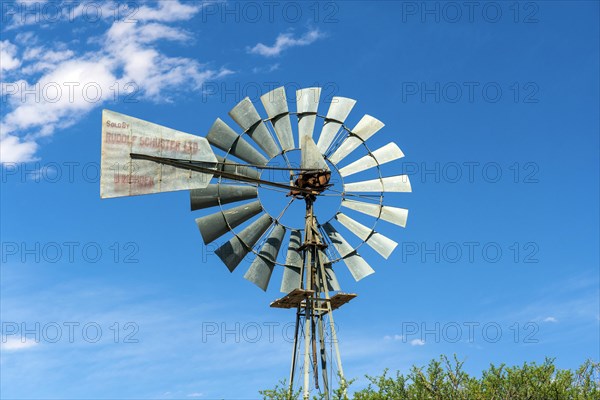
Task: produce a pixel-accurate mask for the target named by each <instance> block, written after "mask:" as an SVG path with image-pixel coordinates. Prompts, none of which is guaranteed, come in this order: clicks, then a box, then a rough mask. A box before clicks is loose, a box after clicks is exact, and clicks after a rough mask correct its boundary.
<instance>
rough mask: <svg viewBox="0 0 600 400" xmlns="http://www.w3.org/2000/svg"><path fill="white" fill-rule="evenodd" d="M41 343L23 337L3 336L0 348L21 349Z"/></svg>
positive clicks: (8, 349)
mask: <svg viewBox="0 0 600 400" xmlns="http://www.w3.org/2000/svg"><path fill="white" fill-rule="evenodd" d="M38 344H39V343H38V342H36V341H35V340H32V339H28V338H21V337H6V336H4V337H2V343H0V348H2V350H5V351H19V350H25V349H29V348H31V347H35V346H37V345H38Z"/></svg>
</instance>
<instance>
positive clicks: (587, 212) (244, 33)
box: [0, 1, 600, 399]
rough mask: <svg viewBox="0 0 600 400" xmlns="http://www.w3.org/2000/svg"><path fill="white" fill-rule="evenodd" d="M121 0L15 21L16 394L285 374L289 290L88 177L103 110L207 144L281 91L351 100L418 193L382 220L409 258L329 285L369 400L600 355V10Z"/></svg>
mask: <svg viewBox="0 0 600 400" xmlns="http://www.w3.org/2000/svg"><path fill="white" fill-rule="evenodd" d="M131 4H132V8H131V9H129V10H127V9H125V8H123V6H119V7H118V8H117V6H116V5H115V4H113V3H106V4H100V3H91V2H81V5H80V6H78V7H74V6H73V5H72V3H60V2H45V3H44V2H33V3H30V4H28V5H23V4H21V3H14V2H2V10H1V11H2V29H1V31H0V32H1V40H0V43H1V48H0V56H1V57H0V69H1V73H2V78H1V81H2V103H1V104H2V115H1V120H0V144H1V161H2V190H1V194H0V196H1V215H2V223H1V234H2V239H1V242H2V268H1V296H0V300H1V305H0V311H1V314H2V315H1V320H2V346H1V357H0V366H1V375H0V378H1V382H0V391H1V392H2V396H3V398H12V399H26V398H47V399H65V398H102V399H113V398H136V399H142V398H143V399H150V398H165V399H169V398H180V399H186V398H232V399H233V398H256V397H257V391H258V390H260V389H264V388H269V387H272V386H273V385H274V384H275V383H276V381H277V380H279V379H282V378H285V377H287V374H288V368H289V365H288V364H289V355H290V351H291V345H290V343H289V342H288V341H287V340H286V338H287V337H288V336H289V334H288V333H287V332H288V331H287V329H288V327H289V325H288V324H289V323H290V322H292V321H293V315H292V313H290V312H285V311H282V310H276V309H270V308H269V307H268V304H269V303H270V301H272V300H274V299H275V298H277V297H280V294H279V292H278V283H279V277H280V275H281V272H280V271H276V272H275V273H274V278H273V282H276V284H272V285H271V287H270V288H269V290H268V291H267V292H266V293H264V292H262V291H261V290H260V289H257V288H256V287H255V286H254V285H252V284H250V283H249V282H247V281H246V280H244V279H243V273H244V270H245V268H238V270H236V271H235V273H233V274H230V273H229V272H228V270H227V269H226V268H225V267H224V266H223V265H222V264H221V262H220V260H219V259H218V258H217V257H216V256H214V255H213V254H211V253H212V252H213V251H214V249H215V247H214V246H213V247H211V246H209V247H205V246H204V245H203V244H202V240H201V237H200V235H199V233H198V230H197V227H196V225H195V223H194V219H195V218H197V217H199V216H201V215H205V214H207V212H203V211H199V212H193V213H190V211H189V199H188V194H187V192H173V193H165V194H161V195H152V196H145V197H137V198H124V199H113V200H101V199H100V198H99V179H98V166H99V161H100V143H101V142H100V130H101V110H102V109H103V108H109V109H111V110H114V111H117V112H120V113H124V114H128V115H132V116H135V117H138V118H142V119H146V120H150V121H152V122H155V123H159V124H162V125H165V126H169V127H171V128H174V129H177V130H180V131H184V132H188V133H193V134H198V135H202V136H204V135H205V134H206V133H207V132H208V129H209V128H210V126H211V124H212V122H213V121H214V119H215V118H217V117H222V118H223V117H225V116H226V114H227V112H228V110H229V109H230V108H232V107H233V106H234V105H235V104H236V103H237V102H238V101H239V100H241V99H242V98H243V97H245V96H250V97H251V99H252V100H253V101H255V102H256V101H259V100H258V97H259V95H260V94H262V93H264V92H267V91H269V90H270V89H272V88H275V87H277V86H281V85H284V86H286V88H287V89H288V90H289V91H290V92H293V90H295V89H297V88H301V87H308V86H321V87H323V98H324V102H326V101H327V100H330V99H331V97H332V96H345V97H350V98H354V99H357V100H358V103H357V104H356V106H355V108H354V110H353V112H352V114H351V116H350V117H349V119H348V122H349V125H350V126H353V124H354V123H356V122H357V121H358V119H359V118H360V117H361V116H362V115H363V114H366V113H368V114H371V115H374V116H375V117H377V118H378V119H380V120H382V121H383V122H385V124H386V126H385V128H384V129H383V130H382V131H381V132H380V133H378V134H377V135H376V136H374V137H373V138H372V140H371V141H370V142H369V144H370V145H371V144H372V145H373V147H380V146H382V145H384V144H386V143H388V142H389V141H394V142H396V143H397V144H398V145H399V146H400V148H401V149H402V151H403V152H404V154H405V155H406V156H405V158H403V159H402V160H401V161H399V162H395V163H394V164H393V165H389V166H386V168H384V172H386V173H387V174H390V175H391V174H397V173H407V174H409V175H410V177H411V184H412V189H413V192H412V193H410V194H406V193H401V194H395V195H391V196H389V198H386V201H389V204H390V205H394V206H398V207H405V208H408V209H409V210H410V214H409V220H408V225H407V227H406V229H399V228H398V227H396V226H393V225H389V224H384V223H381V224H379V225H378V229H379V230H380V232H381V233H383V234H385V235H387V236H388V237H391V238H393V239H394V240H395V241H397V242H399V243H400V244H399V246H398V248H397V249H396V251H395V252H394V254H393V255H392V256H391V257H390V258H389V259H388V260H384V259H383V258H381V257H379V256H378V255H377V254H376V253H374V252H373V251H369V250H368V249H365V250H361V253H363V255H364V256H365V258H367V259H368V260H369V262H370V264H371V265H372V266H373V268H374V269H375V270H376V271H377V273H376V274H374V275H372V276H370V277H368V278H366V279H364V280H363V281H361V282H359V283H356V282H354V280H353V279H352V278H351V276H350V274H349V273H348V271H347V270H346V269H345V267H343V265H336V271H338V278H339V279H340V282H341V284H342V287H343V289H344V291H346V292H354V293H358V295H359V296H358V298H357V299H355V300H353V301H352V303H350V304H349V305H346V306H345V307H343V308H342V309H340V311H339V312H337V314H336V323H337V324H338V326H339V336H340V340H341V344H340V346H341V351H342V358H343V361H344V365H345V372H346V375H347V376H348V377H355V378H358V380H357V382H356V383H355V388H357V389H359V388H361V387H363V386H364V385H365V379H364V378H363V376H364V374H377V373H380V372H381V371H382V370H383V369H384V368H390V369H391V370H401V371H407V369H408V368H409V367H410V366H411V365H413V364H417V365H422V364H424V363H426V362H427V361H428V360H430V359H431V358H436V357H438V356H439V355H440V354H447V355H452V354H454V353H455V354H456V355H457V356H458V358H460V359H464V360H466V363H465V366H466V368H467V370H468V371H470V372H472V373H477V371H481V370H482V369H483V368H486V367H487V366H488V365H489V363H496V364H499V363H507V364H521V363H523V362H525V361H537V362H540V361H542V360H543V359H544V357H546V356H549V357H555V358H556V363H557V365H558V366H559V367H562V368H575V367H576V366H578V365H580V364H581V363H582V362H583V361H584V360H585V359H588V358H592V359H594V360H596V361H598V360H599V359H600V348H599V339H600V326H599V324H600V310H599V307H600V304H599V303H600V295H599V282H600V278H599V271H598V266H599V259H598V257H599V254H598V253H599V249H598V243H599V237H598V221H599V214H598V209H599V207H598V204H599V192H598V187H599V177H598V174H599V168H598V165H599V159H598V157H599V151H598V149H599V143H598V132H599V117H598V110H599V104H598V103H599V92H598V91H599V81H598V70H599V52H598V49H599V43H598V41H599V39H598V38H599V37H600V35H598V33H599V22H598V15H599V9H598V3H597V2H569V3H568V4H567V3H566V2H565V3H561V2H527V3H495V2H481V3H478V5H477V6H476V7H475V8H474V9H470V8H469V6H467V5H465V4H463V3H460V2H459V3H438V2H431V3H428V4H427V6H426V7H427V9H425V8H424V7H425V6H423V5H422V3H421V2H383V1H382V2H369V3H366V2H365V3H361V2H337V3H334V2H322V3H312V2H309V3H294V2H293V3H285V4H284V3H280V4H279V3H278V4H277V5H274V6H273V5H269V4H270V3H268V2H267V3H263V2H252V3H232V2H228V3H199V2H185V3H182V2H178V1H168V2H164V3H154V2H148V3H145V2H132V3H131ZM59 12H60V14H58V13H59ZM36 84H37V85H36ZM69 85H71V86H69ZM70 87H72V88H73V91H72V93H70V92H69V88H70ZM57 88H58V89H57ZM83 88H86V91H84V90H83ZM70 94H72V96H71V97H70V96H69V95H70ZM36 96H37V98H36ZM320 111H321V112H323V113H324V112H325V111H326V106H325V108H323V107H322V108H321V109H320ZM36 324H37V325H36ZM457 327H458V328H457ZM25 329H26V330H27V332H26V331H25ZM98 329H100V330H101V332H100V331H99V330H98ZM271 329H272V330H271ZM215 330H216V333H214V334H212V333H213V332H215ZM58 332H60V334H61V335H60V336H57V333H58ZM257 332H260V336H259V337H258V338H257ZM270 332H272V334H271V333H270ZM70 333H72V335H70ZM117 333H118V334H117ZM36 334H37V337H36ZM70 336H72V337H70ZM21 338H24V339H23V340H21Z"/></svg>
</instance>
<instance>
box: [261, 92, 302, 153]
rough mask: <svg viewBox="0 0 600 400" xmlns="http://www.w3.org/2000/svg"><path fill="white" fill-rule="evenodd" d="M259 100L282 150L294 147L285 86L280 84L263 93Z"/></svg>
mask: <svg viewBox="0 0 600 400" xmlns="http://www.w3.org/2000/svg"><path fill="white" fill-rule="evenodd" d="M260 100H261V102H262V104H263V106H264V107H265V110H266V111H267V115H268V116H269V119H270V120H271V124H273V130H274V131H275V134H276V135H277V139H279V144H280V145H281V148H282V149H283V150H284V151H288V150H292V149H293V148H295V147H296V145H295V144H294V135H293V134H292V124H291V122H290V115H289V110H288V104H287V97H286V94H285V88H284V87H283V86H281V87H278V88H277V89H275V90H272V91H270V92H269V93H266V94H263V95H262V96H261V97H260Z"/></svg>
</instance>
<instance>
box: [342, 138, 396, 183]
mask: <svg viewBox="0 0 600 400" xmlns="http://www.w3.org/2000/svg"><path fill="white" fill-rule="evenodd" d="M402 157H404V153H402V150H400V148H399V147H398V145H396V143H388V144H386V145H385V146H383V147H380V148H379V149H377V150H375V151H373V153H371V154H369V155H366V156H364V157H363V158H361V159H358V160H356V161H354V162H353V163H352V164H349V165H347V166H345V167H344V168H341V169H340V175H341V176H344V177H346V176H349V175H352V174H356V173H357V172H362V171H366V170H368V169H370V168H373V167H376V166H377V165H383V164H385V163H388V162H390V161H394V160H397V159H399V158H402Z"/></svg>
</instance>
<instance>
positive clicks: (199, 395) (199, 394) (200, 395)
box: [187, 392, 204, 397]
mask: <svg viewBox="0 0 600 400" xmlns="http://www.w3.org/2000/svg"><path fill="white" fill-rule="evenodd" d="M202 396H204V395H203V394H202V393H198V392H194V393H190V394H188V395H187V397H202Z"/></svg>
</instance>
